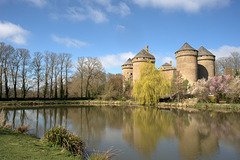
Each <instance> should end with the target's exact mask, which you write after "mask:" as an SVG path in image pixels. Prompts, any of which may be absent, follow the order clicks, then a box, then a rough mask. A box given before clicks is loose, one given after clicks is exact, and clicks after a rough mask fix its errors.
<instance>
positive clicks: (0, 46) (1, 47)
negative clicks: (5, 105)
mask: <svg viewBox="0 0 240 160" xmlns="http://www.w3.org/2000/svg"><path fill="white" fill-rule="evenodd" d="M4 50H5V43H3V42H1V43H0V63H1V64H0V98H2V85H3V84H2V83H3V82H2V76H3V64H4V54H5V52H4Z"/></svg>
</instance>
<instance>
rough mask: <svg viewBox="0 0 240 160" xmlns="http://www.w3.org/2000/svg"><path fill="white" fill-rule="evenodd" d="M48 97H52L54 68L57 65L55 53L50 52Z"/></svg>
mask: <svg viewBox="0 0 240 160" xmlns="http://www.w3.org/2000/svg"><path fill="white" fill-rule="evenodd" d="M49 56H50V98H52V97H53V78H54V69H55V66H56V65H57V58H58V56H57V54H56V53H53V52H51V53H50V55H49Z"/></svg>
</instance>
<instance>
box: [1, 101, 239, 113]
mask: <svg viewBox="0 0 240 160" xmlns="http://www.w3.org/2000/svg"><path fill="white" fill-rule="evenodd" d="M80 105H84V106H86V105H111V106H112V105H117V106H142V105H141V104H138V103H137V102H135V101H103V100H44V101H40V100H39V101H38V100H37V101H0V109H1V108H8V109H11V108H12V109H26V108H35V107H37V108H48V107H54V106H57V107H59V106H64V107H66V106H71V107H74V106H76V107H78V106H80ZM157 107H158V108H160V109H161V108H176V109H186V110H188V109H194V110H203V109H204V110H206V109H208V110H233V111H240V104H218V103H177V102H171V103H165V102H161V103H158V104H157Z"/></svg>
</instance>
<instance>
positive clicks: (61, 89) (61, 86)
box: [59, 53, 66, 98]
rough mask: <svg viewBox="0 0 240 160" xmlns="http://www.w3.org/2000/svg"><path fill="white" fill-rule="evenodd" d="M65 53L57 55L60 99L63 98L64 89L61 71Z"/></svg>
mask: <svg viewBox="0 0 240 160" xmlns="http://www.w3.org/2000/svg"><path fill="white" fill-rule="evenodd" d="M65 55H66V54H65V53H60V54H59V64H60V98H63V97H64V89H63V69H64V62H65Z"/></svg>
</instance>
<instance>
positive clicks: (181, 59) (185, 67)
mask: <svg viewBox="0 0 240 160" xmlns="http://www.w3.org/2000/svg"><path fill="white" fill-rule="evenodd" d="M197 55H198V52H197V51H193V50H186V51H178V52H176V53H175V56H176V61H177V67H176V68H177V70H178V71H179V72H180V73H181V75H182V77H183V79H187V80H188V81H189V83H190V84H193V83H194V82H196V81H197V80H198V69H197V68H198V64H197Z"/></svg>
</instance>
